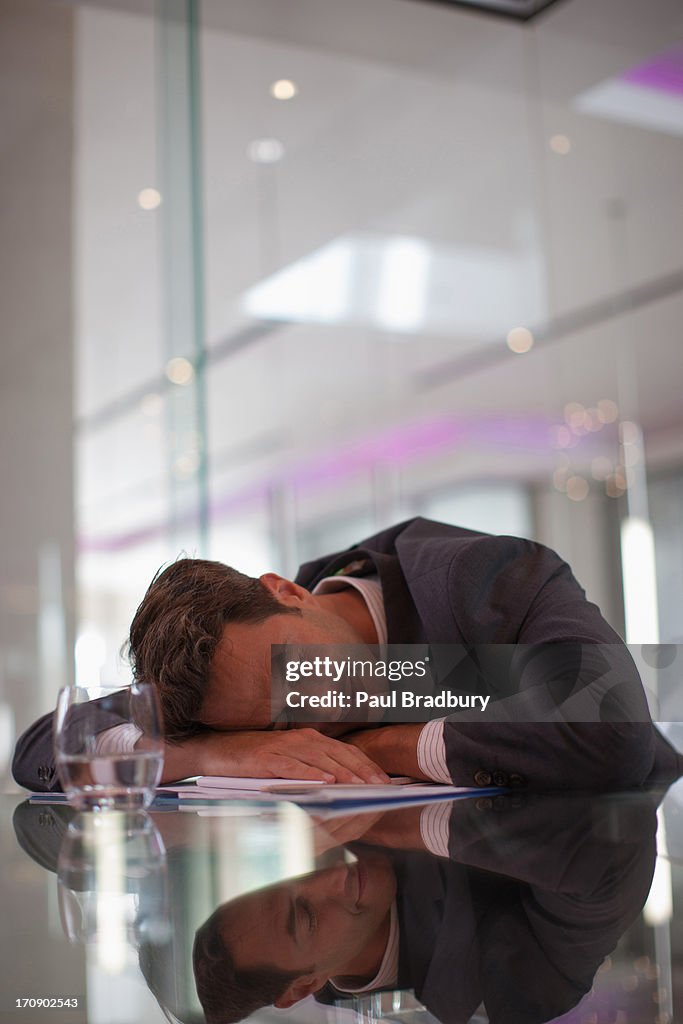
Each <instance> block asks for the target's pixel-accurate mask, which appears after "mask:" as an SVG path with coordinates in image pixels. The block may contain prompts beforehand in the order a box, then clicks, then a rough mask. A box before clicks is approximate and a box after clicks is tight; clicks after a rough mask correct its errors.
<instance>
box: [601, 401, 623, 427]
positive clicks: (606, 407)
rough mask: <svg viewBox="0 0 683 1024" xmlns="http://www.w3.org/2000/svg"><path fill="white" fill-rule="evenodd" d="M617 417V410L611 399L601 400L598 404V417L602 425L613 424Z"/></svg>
mask: <svg viewBox="0 0 683 1024" xmlns="http://www.w3.org/2000/svg"><path fill="white" fill-rule="evenodd" d="M618 415H619V408H618V406H617V403H616V402H613V401H612V399H611V398H601V399H600V401H599V402H598V416H599V417H600V419H601V420H602V422H603V423H614V421H615V419H616V418H617V416H618Z"/></svg>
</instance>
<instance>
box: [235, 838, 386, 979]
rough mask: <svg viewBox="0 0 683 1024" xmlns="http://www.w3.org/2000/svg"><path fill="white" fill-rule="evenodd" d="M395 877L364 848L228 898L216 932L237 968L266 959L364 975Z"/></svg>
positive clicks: (324, 974)
mask: <svg viewBox="0 0 683 1024" xmlns="http://www.w3.org/2000/svg"><path fill="white" fill-rule="evenodd" d="M395 893H396V880H395V876H394V873H393V870H392V868H391V865H390V863H389V860H388V859H387V858H386V857H385V856H384V855H383V854H380V853H375V852H366V851H363V852H362V853H361V855H360V856H359V859H358V861H357V862H356V863H355V864H350V865H349V864H346V863H344V862H340V863H339V864H337V865H335V866H334V867H330V868H326V869H324V870H322V871H317V872H315V873H314V874H311V875H305V876H304V877H302V878H297V879H294V880H293V881H289V882H286V883H283V884H280V885H275V886H272V887H270V888H269V889H265V890H262V891H260V892H256V893H250V894H249V895H247V896H243V897H241V898H240V899H237V900H234V901H233V902H232V903H229V904H226V907H225V910H224V916H223V919H222V921H221V935H222V938H223V941H224V943H225V945H226V946H227V947H228V948H229V949H230V951H231V953H232V955H233V957H234V959H235V963H236V966H237V968H238V969H239V970H245V969H247V968H255V967H257V966H263V965H266V964H267V965H270V966H272V967H276V968H278V969H280V970H282V971H287V972H300V973H301V975H302V976H303V975H305V976H307V977H309V978H311V979H312V980H311V983H310V985H309V986H308V989H307V990H306V991H302V993H301V995H296V997H295V998H303V995H306V994H307V992H308V991H309V990H310V991H317V990H318V989H319V988H321V987H322V986H323V985H324V984H325V982H326V981H327V980H328V979H329V978H332V977H338V976H344V977H349V978H362V979H364V980H369V979H370V978H371V977H372V976H373V975H374V974H375V973H376V971H377V970H378V968H379V965H380V963H381V960H382V956H383V955H384V950H385V948H386V943H387V938H388V933H389V910H390V907H391V904H392V902H393V899H394V896H395Z"/></svg>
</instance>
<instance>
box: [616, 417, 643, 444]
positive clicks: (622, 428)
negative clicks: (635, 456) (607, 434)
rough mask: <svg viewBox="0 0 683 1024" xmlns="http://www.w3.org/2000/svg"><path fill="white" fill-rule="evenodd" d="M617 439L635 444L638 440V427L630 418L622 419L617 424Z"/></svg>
mask: <svg viewBox="0 0 683 1024" xmlns="http://www.w3.org/2000/svg"><path fill="white" fill-rule="evenodd" d="M619 440H620V441H621V443H622V444H624V445H625V444H636V443H637V442H638V441H639V440H640V427H639V426H638V424H637V423H633V421H632V420H622V422H621V423H620V424H619Z"/></svg>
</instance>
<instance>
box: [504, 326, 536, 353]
mask: <svg viewBox="0 0 683 1024" xmlns="http://www.w3.org/2000/svg"><path fill="white" fill-rule="evenodd" d="M533 343H534V336H533V334H532V333H531V331H530V330H529V328H528V327H513V328H512V330H511V331H510V333H509V334H508V336H507V344H508V348H509V349H510V351H511V352H516V353H517V355H522V354H523V353H524V352H528V351H529V349H530V348H531V347H532V345H533Z"/></svg>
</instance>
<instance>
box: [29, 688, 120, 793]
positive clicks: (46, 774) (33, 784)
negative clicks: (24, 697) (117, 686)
mask: <svg viewBox="0 0 683 1024" xmlns="http://www.w3.org/2000/svg"><path fill="white" fill-rule="evenodd" d="M112 698H113V700H112ZM112 698H108V701H107V707H106V708H102V707H97V706H98V705H100V704H101V703H102V700H101V698H100V699H98V700H94V701H92V702H91V703H90V704H89V705H88V707H92V706H95V707H97V717H98V718H99V721H97V724H96V729H97V732H104V731H105V730H106V729H110V728H112V727H113V726H115V725H120V724H121V723H122V722H125V721H128V718H127V707H126V705H127V691H126V690H119V691H116V692H115V693H114V694H112ZM53 719H54V712H53V711H50V712H49V713H48V714H47V715H43V716H42V717H41V718H39V719H38V720H37V721H36V722H34V723H33V724H32V725H29V727H28V729H27V730H26V732H24V733H23V734H22V735H21V736H20V737H19V739H18V740H17V744H16V747H15V748H14V758H13V760H12V775H13V776H14V781H15V782H17V783H18V784H19V785H20V786H24V787H25V788H26V789H30V790H31V791H32V792H34V793H60V792H61V790H62V786H61V783H60V781H59V776H58V775H57V768H56V765H55V755H54V749H53V737H52V723H53Z"/></svg>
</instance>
